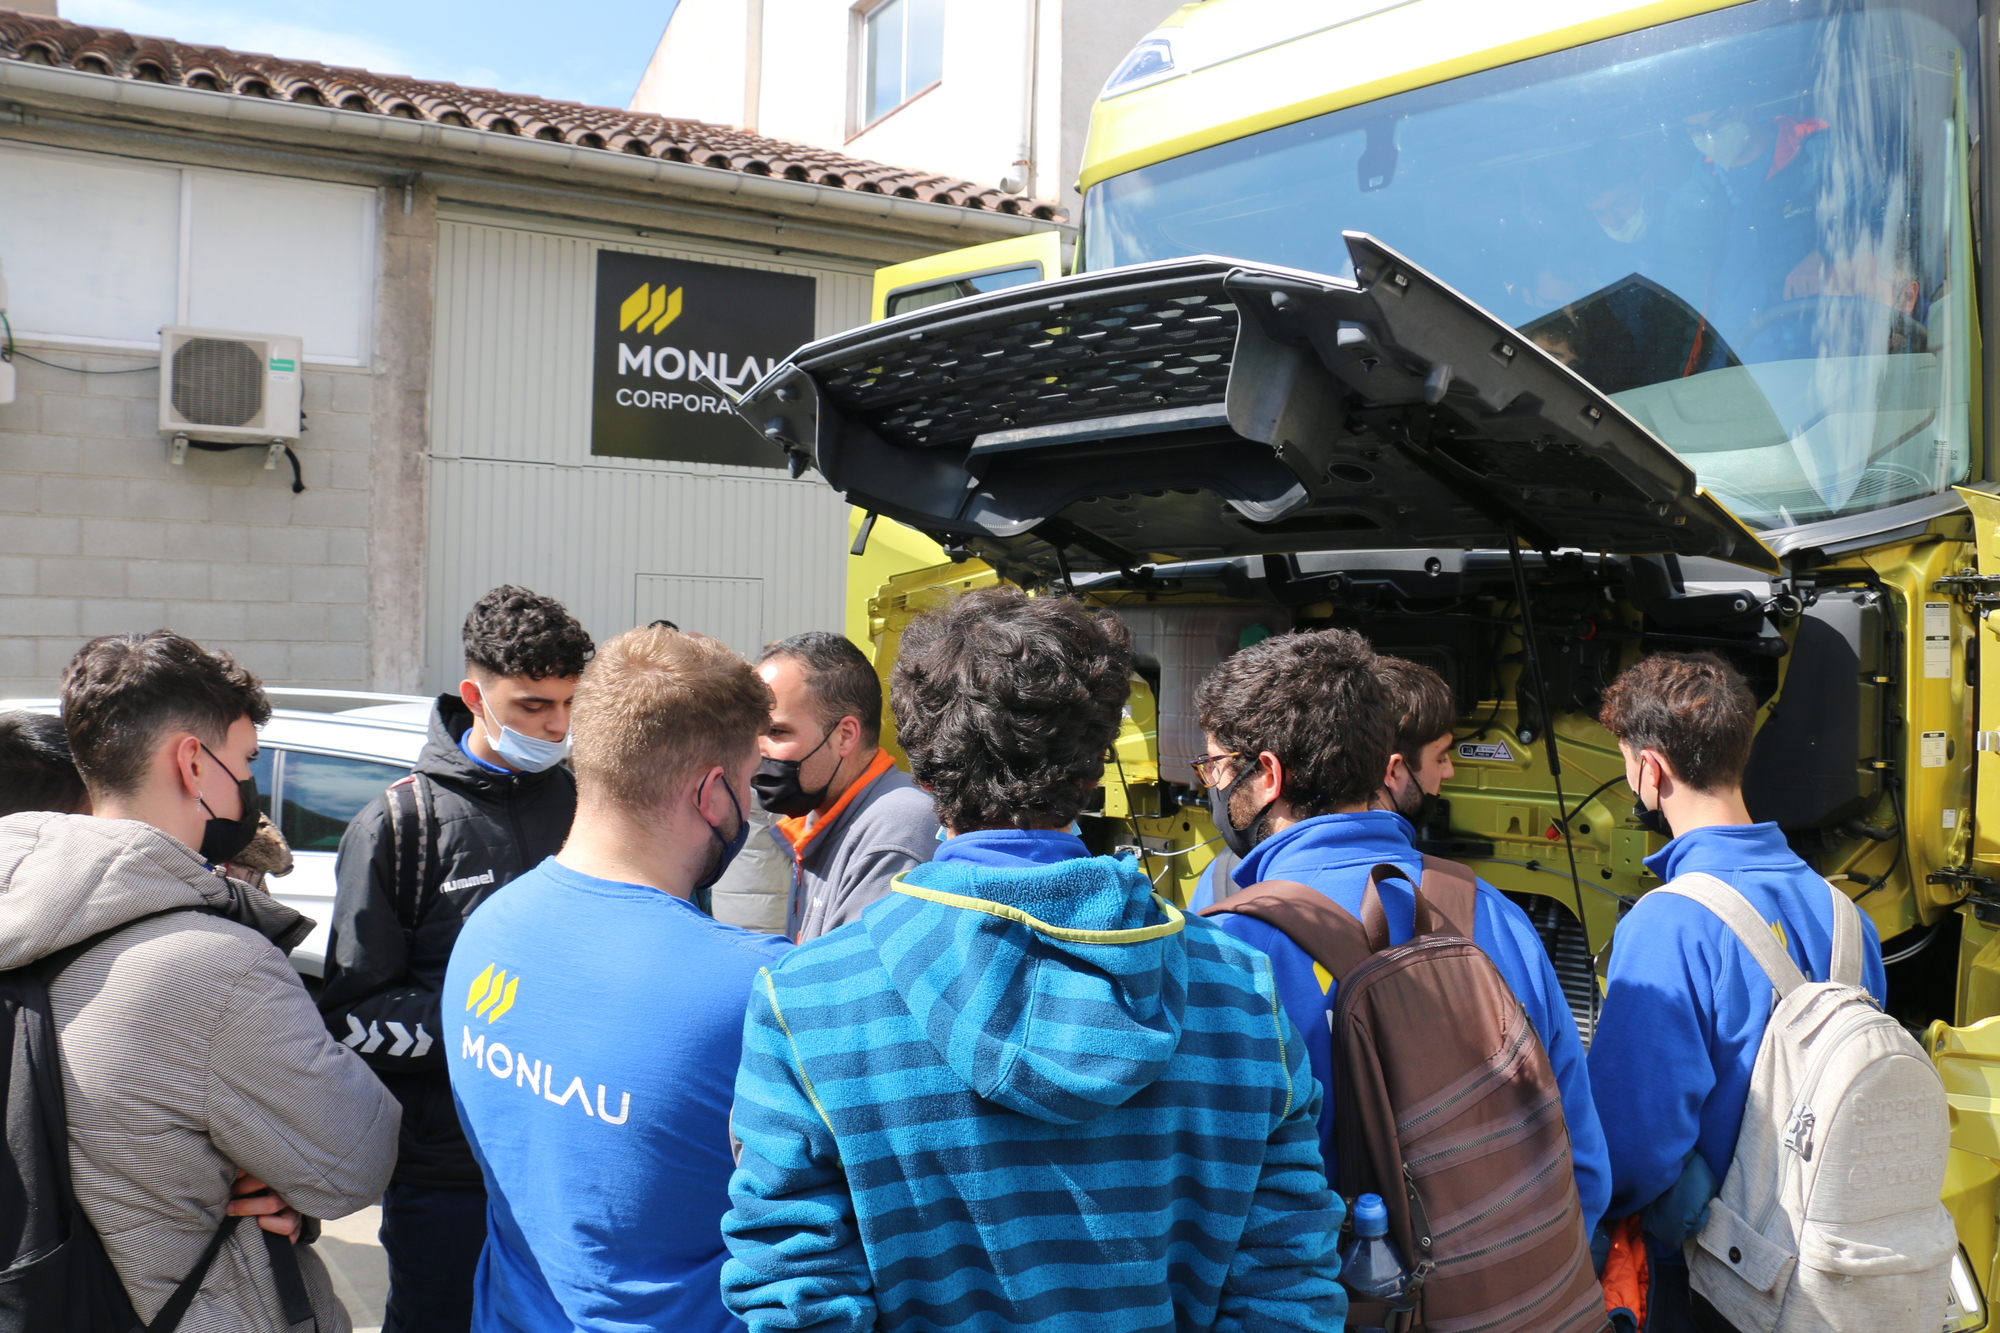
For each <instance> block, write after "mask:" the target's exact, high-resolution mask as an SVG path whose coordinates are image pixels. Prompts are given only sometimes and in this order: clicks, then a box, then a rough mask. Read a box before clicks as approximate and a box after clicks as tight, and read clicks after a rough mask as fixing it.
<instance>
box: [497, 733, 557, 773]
mask: <svg viewBox="0 0 2000 1333" xmlns="http://www.w3.org/2000/svg"><path fill="white" fill-rule="evenodd" d="M486 739H487V741H488V742H490V743H491V744H492V746H493V752H494V753H495V754H497V755H499V756H500V757H501V758H502V759H504V760H506V761H507V764H508V766H509V767H510V768H515V769H518V770H520V771H521V772H523V773H540V772H542V771H543V770H544V769H550V768H554V767H555V766H556V765H557V764H560V763H561V762H562V761H563V759H564V757H566V756H567V755H568V754H569V737H568V736H567V735H565V736H564V737H563V738H562V739H561V740H559V741H538V740H536V739H534V738H533V737H531V736H523V735H522V734H521V733H520V732H518V731H516V730H514V729H513V728H512V727H502V728H500V734H499V735H498V736H495V735H494V734H493V732H492V730H491V729H490V728H489V729H488V731H487V733H486Z"/></svg>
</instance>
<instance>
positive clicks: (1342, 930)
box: [1201, 867, 1388, 981]
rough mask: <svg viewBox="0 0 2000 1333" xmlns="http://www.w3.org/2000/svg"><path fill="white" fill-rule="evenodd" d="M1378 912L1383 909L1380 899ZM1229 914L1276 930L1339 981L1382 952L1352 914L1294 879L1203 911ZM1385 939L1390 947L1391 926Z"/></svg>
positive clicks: (1252, 888) (1243, 893)
mask: <svg viewBox="0 0 2000 1333" xmlns="http://www.w3.org/2000/svg"><path fill="white" fill-rule="evenodd" d="M1378 868H1379V867H1378ZM1374 892H1375V886H1374V885H1373V884H1372V883H1371V884H1370V885H1369V893H1370V895H1371V896H1373V895H1374ZM1377 909H1378V911H1379V909H1380V900H1379V898H1378V899H1377ZM1364 910H1365V909H1364ZM1224 912H1234V913H1236V914H1237V915H1239V916H1248V917H1254V918H1256V919H1257V920H1259V921H1263V922H1267V923H1269V924H1270V925H1273V926H1276V927H1277V928H1278V929H1279V930H1281V931H1283V932H1284V933H1285V937H1286V938H1287V939H1289V940H1291V942H1292V943H1294V944H1296V945H1298V946H1299V947H1300V948H1301V949H1304V950H1305V951H1306V952H1307V953H1308V954H1310V955H1311V956H1312V960H1313V961H1314V962H1316V963H1318V964H1319V965H1320V966H1321V967H1324V968H1325V969H1326V970H1327V971H1328V972H1331V973H1332V974H1333V979H1334V980H1335V981H1339V980H1340V979H1341V978H1342V977H1344V976H1346V975H1347V974H1348V973H1350V972H1352V971H1353V970H1354V969H1355V968H1357V967H1359V966H1361V965H1362V964H1363V963H1365V962H1367V961H1368V959H1369V957H1370V956H1371V955H1373V954H1374V953H1375V952H1376V950H1377V947H1378V946H1377V943H1376V940H1375V938H1373V937H1371V935H1370V933H1369V930H1368V928H1367V927H1366V926H1364V925H1363V924H1362V923H1361V922H1359V921H1357V920H1355V918H1354V915H1353V913H1351V912H1349V911H1348V910H1347V909H1346V908H1344V907H1342V906H1341V905H1340V904H1339V903H1337V902H1335V901H1333V899H1331V898H1329V897H1327V896H1326V895H1325V894H1323V893H1321V892H1320V891H1319V890H1318V889H1315V888H1311V887H1309V886H1307V885H1304V884H1297V883H1293V882H1292V881H1290V880H1283V879H1267V880H1265V881H1263V882H1262V883H1260V884H1252V885H1251V886H1250V887H1249V888H1247V889H1243V890H1241V891H1239V892H1237V893H1232V894H1230V895H1229V896H1228V897H1227V898H1224V899H1223V900H1222V901H1221V902H1219V903H1213V904H1211V905H1209V906H1207V907H1204V908H1202V909H1201V915H1203V916H1220V915H1221V914H1222V913H1224ZM1380 938H1381V943H1382V946H1383V947H1386V945H1387V943H1388V929H1387V927H1386V925H1385V926H1384V927H1383V930H1382V934H1381V937H1380Z"/></svg>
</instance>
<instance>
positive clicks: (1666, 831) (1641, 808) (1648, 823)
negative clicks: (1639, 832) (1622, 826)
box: [1632, 796, 1674, 838]
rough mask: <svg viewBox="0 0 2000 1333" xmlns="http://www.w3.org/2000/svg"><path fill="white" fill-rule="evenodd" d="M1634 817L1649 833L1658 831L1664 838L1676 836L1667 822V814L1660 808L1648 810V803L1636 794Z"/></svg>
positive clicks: (1633, 809) (1633, 808) (1633, 807)
mask: <svg viewBox="0 0 2000 1333" xmlns="http://www.w3.org/2000/svg"><path fill="white" fill-rule="evenodd" d="M1632 818H1634V819H1636V820H1638V821H1639V827H1640V828H1642V829H1644V830H1646V832H1648V833H1657V834H1659V835H1660V836H1661V837H1663V838H1671V837H1673V836H1674V830H1673V827H1672V826H1671V825H1669V824H1668V823H1667V817H1666V815H1665V814H1664V813H1663V812H1661V811H1659V810H1648V809H1647V808H1646V803H1645V802H1644V801H1641V800H1639V799H1638V797H1636V796H1635V797H1633V798H1632Z"/></svg>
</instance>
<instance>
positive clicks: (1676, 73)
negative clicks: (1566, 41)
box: [1084, 0, 1976, 528]
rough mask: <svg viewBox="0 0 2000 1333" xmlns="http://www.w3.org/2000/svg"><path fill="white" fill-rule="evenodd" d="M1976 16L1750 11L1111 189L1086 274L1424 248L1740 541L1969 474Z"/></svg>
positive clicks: (1094, 225) (1418, 98) (1342, 118)
mask: <svg viewBox="0 0 2000 1333" xmlns="http://www.w3.org/2000/svg"><path fill="white" fill-rule="evenodd" d="M1973 21H1974V20H1973V7H1972V5H1971V4H1969V3H1966V4H1952V3H1949V2H1948V0H1938V2H1937V3H1931V4H1925V3H1909V4H1900V5H1889V4H1881V3H1841V2H1840V0H1756V2H1755V3H1751V4H1746V5H1740V6H1737V7H1735V8H1731V9H1727V10H1722V11H1720V12H1717V13H1712V14H1707V15H1702V16H1700V17H1696V18H1690V19H1684V20H1681V21H1678V22H1675V23H1669V24H1663V25H1660V26H1658V27H1655V28H1651V29H1648V30H1646V31H1643V32H1639V33H1634V34H1630V35H1628V36H1624V37H1618V38H1612V39H1609V40H1606V41H1601V42H1596V43H1593V44H1590V45H1588V46H1582V47H1577V48H1574V49H1571V50H1568V51H1562V52H1558V53H1555V54H1552V55H1547V56H1542V57H1538V58H1535V59H1532V60H1526V61H1521V62H1519V63H1516V64H1512V65H1508V66H1504V67H1502V68H1499V69H1494V70H1490V71H1486V72H1483V73H1479V74H1473V75H1467V76H1465V77H1462V78H1458V79H1454V80H1451V81H1449V82H1446V83H1442V84H1437V85H1434V86H1432V87H1428V88H1421V89H1417V90H1414V91H1411V92H1406V93H1400V94H1396V95H1394V96H1391V97H1386V98H1382V99H1380V100H1378V101H1374V102H1369V103H1366V104H1363V105H1360V106H1355V107H1350V108H1348V109H1346V110H1342V111H1336V112H1331V113H1329V114H1326V115H1322V116H1317V117H1314V118H1312V119H1309V120H1304V121H1299V122H1296V123H1293V124H1290V125H1285V126H1281V127H1279V128H1277V129H1273V130H1267V131H1264V132H1261V133H1258V134H1254V135H1249V136H1246V137H1244V138H1242V139H1237V140H1233V141H1231V142H1228V143H1224V144H1218V145H1216V146H1214V147H1212V148H1206V149H1202V150H1199V151H1197V152H1193V153H1189V154H1187V155H1186V156H1183V157H1180V158H1175V159H1172V160H1169V161H1166V162H1161V163H1158V164H1156V165H1154V166H1150V167H1145V168H1141V169H1139V170H1136V171H1132V172H1128V173H1126V174H1124V175H1120V176H1115V177H1113V178H1111V179H1109V180H1107V181H1104V182H1103V183H1101V184H1099V185H1097V186H1096V187H1094V188H1093V189H1092V190H1091V191H1090V194H1089V196H1088V199H1087V201H1086V206H1085V210H1084V266H1085V267H1087V268H1092V269H1097V268H1108V267H1112V266H1115V265H1119V264H1131V263H1139V262H1142V261H1146V260H1154V259H1165V258H1170V257H1174V256H1181V255H1194V254H1216V255H1227V256H1232V257H1240V258H1244V259H1251V260H1257V261H1261V262H1266V263H1277V264H1285V265H1289V266H1292V267H1295V268H1302V269H1310V270H1314V271H1316V272H1321V273H1330V274H1338V275H1341V276H1351V271H1352V270H1351V266H1350V265H1349V263H1348V258H1347V252H1346V250H1345V248H1344V247H1343V245H1342V244H1341V239H1340V233H1341V232H1342V231H1343V230H1352V231H1365V232H1369V233H1371V234H1373V235H1374V236H1376V237H1377V238H1378V239H1380V240H1382V241H1383V242H1384V243H1386V244H1388V245H1389V246H1391V247H1393V248H1395V249H1396V250H1398V251H1400V252H1402V253H1403V254H1405V255H1407V256H1408V257H1409V258H1410V259H1411V260H1413V261H1414V262H1416V263H1418V264H1421V265H1422V266H1424V267H1425V268H1427V269H1429V270H1430V271H1432V272H1433V273H1436V274H1438V275H1439V276H1440V277H1442V278H1443V279H1444V280H1445V281H1447V282H1449V283H1451V284H1452V285H1453V286H1455V287H1457V288H1458V289H1459V290H1460V291H1461V292H1463V293H1465V294H1466V295H1467V296H1468V297H1470V298H1471V299H1472V300H1474V301H1477V302H1478V303H1479V304H1480V305H1482V306H1484V307H1486V309H1488V310H1490V311H1492V312H1493V313H1494V314H1496V315H1498V316H1499V317H1500V318H1502V319H1504V320H1506V321H1507V322H1509V323H1510V324H1513V325H1515V326H1516V327H1518V328H1519V329H1520V330H1521V331H1522V333H1523V334H1524V335H1526V336H1527V337H1529V338H1532V339H1533V340H1534V341H1535V342H1536V343H1538V344H1540V345H1541V346H1542V347H1543V348H1545V349H1547V350H1548V351H1549V352H1550V353H1552V354H1553V355H1554V356H1556V357H1557V358H1559V359H1560V360H1562V361H1563V362H1565V363H1567V364H1568V365H1569V366H1570V367H1571V368H1573V369H1574V370H1575V371H1577V373H1579V374H1581V375H1582V376H1584V377H1585V378H1586V379H1588V380H1590V381H1591V382H1592V383H1593V384H1595V385H1596V386H1597V387H1598V388H1599V389H1601V390H1602V391H1604V392H1605V393H1608V394H1609V395H1611V396H1612V398H1613V399H1614V400H1615V401H1617V402H1618V403H1619V404H1620V405H1622V406H1623V407H1624V408H1625V410H1626V411H1628V412H1630V413H1631V414H1632V415H1633V416H1634V417H1635V418H1637V419H1638V420H1639V421H1640V422H1641V423H1642V424H1644V425H1645V426H1647V427H1648V428H1649V429H1651V430H1652V431H1653V432H1654V433H1655V434H1656V435H1658V436H1659V437H1660V439H1662V440H1663V441H1665V442H1666V443H1667V444H1668V445H1669V446H1671V447H1672V448H1673V449H1674V450H1675V451H1677V452H1678V453H1679V454H1681V455H1682V457H1683V458H1685V459H1686V460H1687V462H1688V463H1689V465H1690V466H1692V467H1693V468H1694V469H1695V471H1696V473H1697V474H1698V475H1699V477H1700V479H1701V482H1702V484H1703V485H1704V486H1705V487H1706V488H1707V489H1708V490H1709V491H1710V492H1711V493H1713V494H1715V495H1716V496H1717V497H1718V498H1719V499H1721V500H1722V501H1723V502H1724V503H1725V504H1727V505H1729V506H1730V508H1732V509H1733V510H1735V511H1736V513H1737V514H1738V516H1740V517H1741V518H1743V519H1744V520H1745V521H1746V522H1748V523H1751V524H1753V525H1755V526H1757V527H1760V528H1773V527H1788V526H1792V525H1794V524H1799V523H1806V522H1811V521H1814V520H1817V519H1822V518H1827V517H1831V516H1834V515H1840V514H1851V513H1858V512H1861V511H1864V510H1869V509H1877V508H1880V507H1882V506H1884V505H1890V504H1895V503H1897V502H1899V501H1903V500H1909V499H1913V498H1916V497H1918V496H1924V495H1929V494H1932V493H1934V492H1936V491H1938V490H1941V489H1943V488H1944V487H1946V486H1948V485H1950V484H1951V483H1953V482H1955V481H1958V480H1960V479H1962V478H1963V477H1964V476H1965V475H1966V469H1967V464H1968V459H1969V458H1970V454H1971V448H1970V429H1969V413H1968V402H1969V400H1970V371H1971V359H1970V358H1971V351H1972V348H1973V345H1974V338H1973V336H1972V333H1971V321H1972V319H1973V318H1974V309H1973V293H1972V287H1971V277H1972V250H1971V228H1970V209H1969V190H1968V188H1967V162H1968V152H1967V129H1966V126H1967V121H1968V118H1969V112H1968V106H1969V105H1970V103H1971V96H1972V94H1971V91H1970V89H1969V86H1968V78H1967V72H1966V71H1967V64H1968V60H1967V56H1966V52H1967V51H1968V50H1971V49H1976V48H1974V46H1973V44H1972V41H1971V38H1970V36H1969V34H1970V33H1971V32H1972V30H1973V28H1972V25H1973Z"/></svg>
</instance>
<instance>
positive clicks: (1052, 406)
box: [814, 278, 1236, 446]
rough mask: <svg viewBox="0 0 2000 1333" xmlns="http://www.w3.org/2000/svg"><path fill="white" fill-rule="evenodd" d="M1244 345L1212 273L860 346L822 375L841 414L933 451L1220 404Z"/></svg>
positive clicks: (818, 373)
mask: <svg viewBox="0 0 2000 1333" xmlns="http://www.w3.org/2000/svg"><path fill="white" fill-rule="evenodd" d="M1202 288H1205V290H1202ZM906 336H907V335H906ZM1235 346H1236V307H1235V306H1234V305H1231V304H1230V303H1229V301H1228V300H1227V299H1225V297H1224V295H1223V292H1222V289H1221V284H1220V283H1219V282H1217V281H1215V280H1214V279H1212V278H1211V279H1209V280H1208V281H1206V282H1203V283H1199V284H1197V283H1194V282H1190V281H1187V280H1183V281H1180V282H1176V283H1173V284H1171V285H1167V284H1155V285H1152V286H1151V287H1149V288H1146V289H1142V290H1139V291H1134V290H1132V289H1121V290H1116V291H1112V292H1107V293H1104V294H1102V295H1101V296H1098V297H1095V298H1093V297H1090V296H1086V297H1081V298H1071V299H1069V300H1068V301H1066V302H1064V303H1063V304H1062V306H1061V308H1060V309H1054V310H1052V309H1050V308H1049V307H1046V306H1044V307H1040V308H1037V309H1034V310H1027V311H1015V312H1010V313H1009V314H1008V315H1004V316H995V317H990V318H987V319H977V318H974V319H968V320H966V321H965V322H964V324H963V325H962V326H954V325H946V326H944V327H942V328H940V329H939V330H938V331H936V332H935V333H926V334H923V335H922V336H921V339H920V340H916V341H904V342H900V343H892V344H889V345H888V350H886V351H885V350H884V345H883V344H881V343H877V344H874V345H872V346H869V347H865V348H862V349H860V350H858V351H856V352H854V353H853V354H851V355H850V356H848V357H846V358H844V359H842V360H839V361H836V362H833V363H831V364H828V365H823V366H816V367H814V373H815V374H816V376H817V377H818V378H819V380H820V383H821V385H822V386H823V387H824V388H825V390H826V391H827V392H828V393H829V394H830V395H831V396H832V397H833V399H834V401H835V402H836V403H838V404H839V405H840V407H841V408H842V410H843V411H845V412H846V413H847V414H848V415H850V416H858V417H860V418H861V419H863V420H865V421H867V422H868V423H869V424H870V425H871V426H873V427H874V428H875V429H876V430H877V431H879V432H880V433H881V434H882V435H883V436H884V438H887V439H890V440H893V441H895V442H896V443H898V444H904V445H917V446H931V445H943V444H960V443H965V442H968V441H970V440H971V439H973V438H974V437H975V436H978V435H982V434H984V433H985V432H987V431H995V430H1007V429H1009V428H1012V427H1016V426H1034V425H1039V424H1041V423H1042V422H1046V421H1080V420H1086V419H1089V418H1092V417H1099V416H1112V415H1116V414H1118V413H1122V412H1144V411H1151V410H1155V409H1158V408H1163V407H1190V406H1198V405H1203V404H1208V403H1219V402H1221V401H1222V398H1223V391H1224V389H1225V388H1226V387H1227V386H1228V383H1229V360H1230V355H1231V353H1232V352H1233V351H1234V349H1235Z"/></svg>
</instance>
